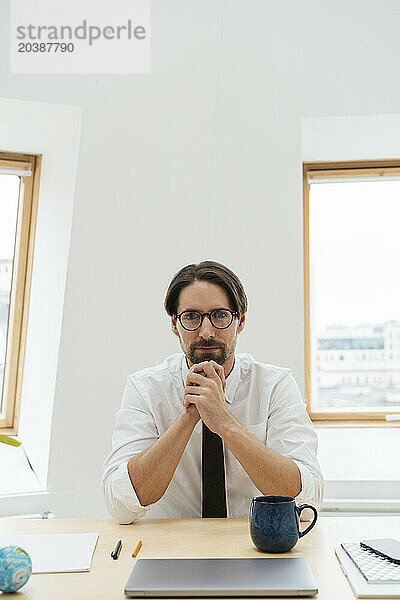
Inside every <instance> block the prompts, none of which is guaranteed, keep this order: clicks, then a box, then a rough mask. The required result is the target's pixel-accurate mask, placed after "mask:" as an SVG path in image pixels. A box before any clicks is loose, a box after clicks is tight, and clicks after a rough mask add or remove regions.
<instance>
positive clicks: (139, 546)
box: [132, 540, 142, 558]
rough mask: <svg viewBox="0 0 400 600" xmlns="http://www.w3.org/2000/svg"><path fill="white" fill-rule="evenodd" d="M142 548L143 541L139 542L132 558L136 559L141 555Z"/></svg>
mask: <svg viewBox="0 0 400 600" xmlns="http://www.w3.org/2000/svg"><path fill="white" fill-rule="evenodd" d="M141 547H142V540H139V541H138V543H137V546H136V548H135V549H134V551H133V552H132V558H135V557H136V556H137V555H138V554H139V550H140V548H141Z"/></svg>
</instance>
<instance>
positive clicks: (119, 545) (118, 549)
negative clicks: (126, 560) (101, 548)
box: [111, 540, 122, 560]
mask: <svg viewBox="0 0 400 600" xmlns="http://www.w3.org/2000/svg"><path fill="white" fill-rule="evenodd" d="M121 548H122V541H121V540H118V543H117V545H116V546H115V550H113V551H112V552H111V557H112V558H113V559H114V560H117V558H118V556H119V553H120V552H121Z"/></svg>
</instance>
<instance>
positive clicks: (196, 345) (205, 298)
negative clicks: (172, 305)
mask: <svg viewBox="0 0 400 600" xmlns="http://www.w3.org/2000/svg"><path fill="white" fill-rule="evenodd" d="M217 308H227V309H229V310H232V311H234V307H233V306H232V305H231V303H230V301H229V297H228V295H227V293H226V291H225V290H224V288H222V287H220V286H219V285H216V284H215V283H211V282H209V281H194V282H193V283H191V284H190V285H187V286H186V287H185V288H183V290H182V291H181V293H180V294H179V300H178V308H177V313H178V315H179V314H181V313H182V312H183V311H185V310H197V311H199V312H201V313H210V312H211V311H213V310H215V309H217ZM244 320H245V317H244V316H243V317H242V318H241V319H240V321H238V319H237V317H235V318H234V319H233V321H232V323H231V324H230V326H229V327H227V328H226V329H217V328H216V327H214V326H213V325H212V324H211V322H210V320H209V318H208V317H204V318H203V322H202V324H201V327H199V329H196V330H195V331H187V330H186V329H184V328H183V327H182V325H181V324H180V322H179V320H178V319H176V318H175V317H172V319H171V322H172V331H173V332H174V333H175V335H177V336H178V338H179V341H180V344H181V348H182V350H183V352H184V354H185V356H186V358H187V359H188V361H189V365H190V366H191V365H193V364H197V363H200V362H203V361H205V360H215V362H217V363H219V364H220V365H225V369H226V368H227V367H229V371H230V369H231V368H232V367H233V363H234V352H235V346H236V337H237V334H238V333H239V332H240V331H241V330H242V329H243V327H244Z"/></svg>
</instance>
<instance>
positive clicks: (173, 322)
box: [171, 317, 179, 337]
mask: <svg viewBox="0 0 400 600" xmlns="http://www.w3.org/2000/svg"><path fill="white" fill-rule="evenodd" d="M176 323H177V318H176V317H171V329H172V331H173V333H174V334H175V335H177V336H178V337H179V331H178V328H177V326H176Z"/></svg>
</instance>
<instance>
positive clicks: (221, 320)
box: [175, 308, 238, 331]
mask: <svg viewBox="0 0 400 600" xmlns="http://www.w3.org/2000/svg"><path fill="white" fill-rule="evenodd" d="M237 314H238V313H236V312H233V311H231V310H229V309H227V308H216V309H215V310H212V311H211V312H210V313H201V312H199V311H197V310H184V311H183V312H181V314H180V315H175V316H176V318H177V319H178V320H179V323H180V324H181V325H182V327H183V329H186V331H196V329H199V328H200V327H201V325H202V323H203V319H204V317H208V318H209V319H210V322H211V325H213V326H214V327H215V328H216V329H227V328H228V327H229V325H230V324H231V323H232V321H233V319H234V317H237Z"/></svg>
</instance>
